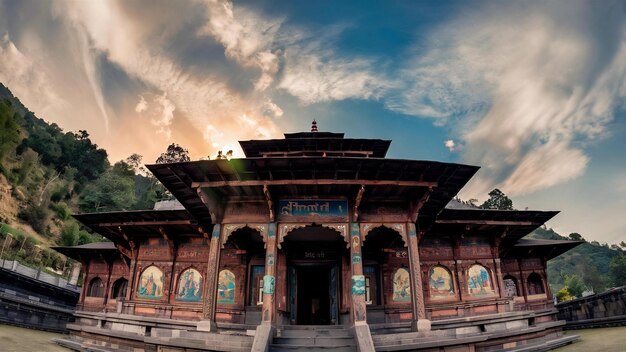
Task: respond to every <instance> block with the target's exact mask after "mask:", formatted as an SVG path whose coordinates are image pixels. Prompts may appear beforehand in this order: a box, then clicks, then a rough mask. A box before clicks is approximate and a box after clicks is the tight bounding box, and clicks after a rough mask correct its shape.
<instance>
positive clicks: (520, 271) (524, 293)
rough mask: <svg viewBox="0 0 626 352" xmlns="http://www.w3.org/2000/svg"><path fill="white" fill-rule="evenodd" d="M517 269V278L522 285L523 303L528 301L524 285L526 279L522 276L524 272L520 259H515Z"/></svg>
mask: <svg viewBox="0 0 626 352" xmlns="http://www.w3.org/2000/svg"><path fill="white" fill-rule="evenodd" d="M517 269H518V270H519V280H520V281H521V282H520V284H521V285H522V295H524V303H528V287H526V279H525V278H524V272H523V271H522V260H521V259H517Z"/></svg>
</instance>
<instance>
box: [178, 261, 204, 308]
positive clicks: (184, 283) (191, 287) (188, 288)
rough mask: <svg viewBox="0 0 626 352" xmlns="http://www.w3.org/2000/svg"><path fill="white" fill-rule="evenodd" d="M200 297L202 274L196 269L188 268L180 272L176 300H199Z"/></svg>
mask: <svg viewBox="0 0 626 352" xmlns="http://www.w3.org/2000/svg"><path fill="white" fill-rule="evenodd" d="M201 299H202V275H200V272H199V271H198V270H196V269H193V268H189V269H187V270H185V271H183V272H182V273H181V274H180V278H179V279H178V290H177V291H176V300H178V301H188V302H199V301H200V300H201Z"/></svg>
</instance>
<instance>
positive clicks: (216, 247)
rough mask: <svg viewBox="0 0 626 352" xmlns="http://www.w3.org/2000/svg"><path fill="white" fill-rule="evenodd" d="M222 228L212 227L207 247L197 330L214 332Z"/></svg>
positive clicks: (218, 225)
mask: <svg viewBox="0 0 626 352" xmlns="http://www.w3.org/2000/svg"><path fill="white" fill-rule="evenodd" d="M221 230H222V226H221V225H220V224H215V225H213V232H212V233H211V243H210V247H209V260H208V262H207V271H206V280H205V290H204V304H203V305H202V319H203V320H202V321H201V322H199V323H198V330H201V331H216V330H217V329H216V325H215V308H216V306H217V279H218V277H217V275H218V269H219V265H220V248H221V247H222V241H221V235H222V231H221Z"/></svg>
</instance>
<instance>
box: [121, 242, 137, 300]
mask: <svg viewBox="0 0 626 352" xmlns="http://www.w3.org/2000/svg"><path fill="white" fill-rule="evenodd" d="M129 245H130V249H131V250H130V267H129V268H128V286H127V287H126V297H125V299H124V300H125V301H126V302H128V301H130V299H131V297H133V292H135V289H136V287H135V278H136V277H137V258H138V256H139V249H137V248H136V246H135V244H134V242H132V241H130V242H129Z"/></svg>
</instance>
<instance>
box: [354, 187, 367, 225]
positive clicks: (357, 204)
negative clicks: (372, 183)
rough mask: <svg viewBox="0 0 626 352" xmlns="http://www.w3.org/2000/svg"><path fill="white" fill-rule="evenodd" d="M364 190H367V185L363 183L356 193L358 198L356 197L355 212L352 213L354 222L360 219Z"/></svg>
mask: <svg viewBox="0 0 626 352" xmlns="http://www.w3.org/2000/svg"><path fill="white" fill-rule="evenodd" d="M363 192H365V186H364V185H361V188H359V191H358V192H357V194H356V198H355V199H354V212H353V214H352V222H357V221H358V220H359V205H361V199H362V198H363Z"/></svg>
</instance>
